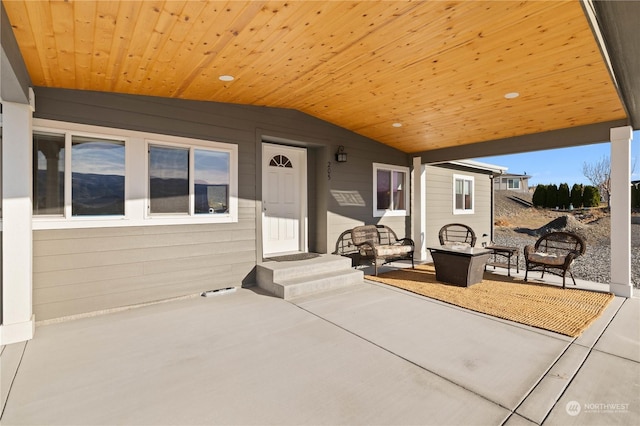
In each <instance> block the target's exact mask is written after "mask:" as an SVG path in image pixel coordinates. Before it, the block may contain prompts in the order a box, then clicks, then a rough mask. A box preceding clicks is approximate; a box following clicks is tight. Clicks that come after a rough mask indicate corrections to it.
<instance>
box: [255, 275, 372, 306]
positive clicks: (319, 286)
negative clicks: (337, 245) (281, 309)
mask: <svg viewBox="0 0 640 426" xmlns="http://www.w3.org/2000/svg"><path fill="white" fill-rule="evenodd" d="M363 277H364V273H363V272H362V271H360V270H357V269H351V268H349V269H347V270H340V271H332V272H323V273H321V274H315V275H308V276H304V277H295V278H290V279H287V280H283V281H278V282H274V283H272V284H271V286H270V287H271V288H270V289H267V288H265V290H267V291H269V292H270V293H272V294H274V295H275V296H276V297H279V298H281V299H284V300H291V299H295V298H299V297H303V296H308V295H311V294H316V293H321V292H325V291H330V290H336V289H339V288H344V287H349V286H352V285H356V284H362V283H363ZM263 288H264V287H263Z"/></svg>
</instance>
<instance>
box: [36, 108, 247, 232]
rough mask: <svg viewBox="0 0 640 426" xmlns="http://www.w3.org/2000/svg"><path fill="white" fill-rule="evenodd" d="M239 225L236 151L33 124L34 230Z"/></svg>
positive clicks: (234, 148)
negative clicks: (198, 224) (234, 223)
mask: <svg viewBox="0 0 640 426" xmlns="http://www.w3.org/2000/svg"><path fill="white" fill-rule="evenodd" d="M237 221H238V146H237V145H235V144H229V143H219V142H214V141H206V140H196V139H191V138H182V137H177V136H168V135H158V134H152V133H146V132H136V131H131V130H124V129H113V128H104V127H99V126H89V125H83V124H76V123H63V122H58V121H53V120H43V119H34V130H33V229H36V230H38V229H65V228H93V227H122V226H146V225H179V224H196V223H232V222H237Z"/></svg>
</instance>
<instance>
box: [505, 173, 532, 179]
mask: <svg viewBox="0 0 640 426" xmlns="http://www.w3.org/2000/svg"><path fill="white" fill-rule="evenodd" d="M502 177H506V178H521V179H531V176H530V175H527V174H524V175H519V174H517V173H503V174H502Z"/></svg>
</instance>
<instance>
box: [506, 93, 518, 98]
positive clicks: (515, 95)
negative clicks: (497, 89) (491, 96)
mask: <svg viewBox="0 0 640 426" xmlns="http://www.w3.org/2000/svg"><path fill="white" fill-rule="evenodd" d="M518 96H520V93H518V92H509V93H507V94H506V95H504V97H505V98H506V99H515V98H517V97H518Z"/></svg>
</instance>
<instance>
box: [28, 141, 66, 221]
mask: <svg viewBox="0 0 640 426" xmlns="http://www.w3.org/2000/svg"><path fill="white" fill-rule="evenodd" d="M33 154H34V155H33V162H34V165H33V170H35V171H36V173H34V176H33V214H34V215H62V214H64V154H65V153H64V135H56V134H35V133H34V135H33Z"/></svg>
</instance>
